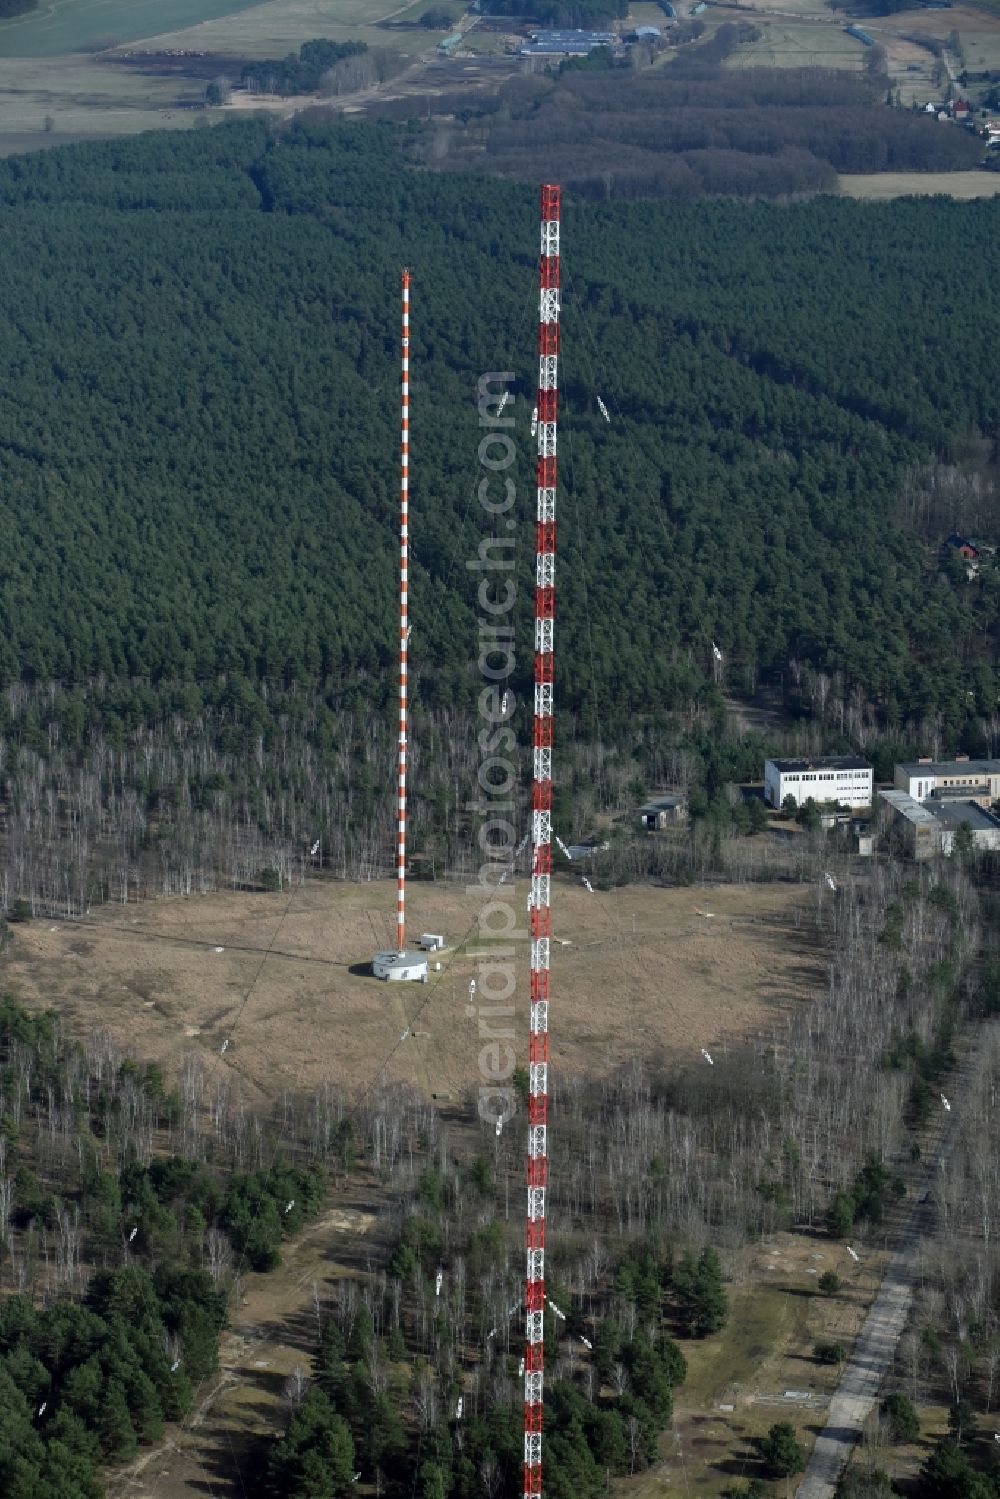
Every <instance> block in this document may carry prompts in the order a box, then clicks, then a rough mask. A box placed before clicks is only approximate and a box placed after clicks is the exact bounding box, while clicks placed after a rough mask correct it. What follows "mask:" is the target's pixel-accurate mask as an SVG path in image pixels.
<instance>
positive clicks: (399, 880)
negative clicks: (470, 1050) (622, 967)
mask: <svg viewBox="0 0 1000 1499" xmlns="http://www.w3.org/2000/svg"><path fill="white" fill-rule="evenodd" d="M402 297H403V309H402V333H401V340H400V365H401V369H400V399H401V405H400V437H399V449H400V452H399V467H400V478H399V736H398V754H399V760H398V773H397V779H396V818H397V821H396V946H395V948H394V949H393V951H392V952H377V953H376V954H375V956H374V958H372V972H373V973H374V975H375V977H376V978H377V979H389V980H403V981H411V980H414V979H417V980H420V981H421V982H423V983H426V982H427V956H426V954H425V953H423V952H416V951H414V952H407V951H406V757H407V749H408V746H409V686H408V671H407V664H408V658H409V649H410V617H409V608H408V600H409V581H410V516H409V509H410V273H409V271H408V270H404V271H403V274H402ZM408 1034H409V1031H408V1030H406V1031H404V1032H403V1036H404V1038H405V1037H406V1036H407V1035H408Z"/></svg>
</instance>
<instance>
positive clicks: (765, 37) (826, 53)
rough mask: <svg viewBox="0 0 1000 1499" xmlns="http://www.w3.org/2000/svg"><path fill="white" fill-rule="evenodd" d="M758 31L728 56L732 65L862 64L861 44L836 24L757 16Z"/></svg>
mask: <svg viewBox="0 0 1000 1499" xmlns="http://www.w3.org/2000/svg"><path fill="white" fill-rule="evenodd" d="M755 25H756V26H757V28H758V30H759V31H760V32H761V36H760V39H759V40H758V41H756V42H750V43H749V44H746V45H742V46H740V47H739V48H738V50H737V51H736V52H735V53H734V54H733V56H732V57H731V58H730V60H729V62H728V64H727V66H729V67H733V68H759V67H772V68H844V69H847V70H848V71H850V72H858V71H860V69H861V67H862V66H863V63H864V56H863V54H864V51H865V49H864V47H863V46H862V45H861V43H860V42H857V41H855V40H854V38H853V37H849V36H848V35H847V34H846V32H845V31H844V30H843V29H842V28H841V27H839V26H830V25H828V24H820V23H818V22H810V21H807V20H803V21H801V22H799V21H789V20H786V19H785V18H784V17H783V16H782V17H777V16H775V17H773V18H772V19H770V20H769V19H767V18H766V17H764V16H763V15H761V16H759V17H758V18H757V19H756V21H755Z"/></svg>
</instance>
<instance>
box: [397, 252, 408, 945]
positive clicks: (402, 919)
mask: <svg viewBox="0 0 1000 1499" xmlns="http://www.w3.org/2000/svg"><path fill="white" fill-rule="evenodd" d="M400 363H401V369H400V392H401V406H400V435H399V467H400V475H399V783H398V787H397V809H398V816H399V823H398V836H397V840H396V844H397V846H396V949H397V951H398V952H400V953H402V952H403V951H404V949H405V947H406V733H407V717H408V713H407V691H406V656H407V648H408V646H409V635H410V625H409V608H408V599H407V593H408V586H409V550H410V533H409V504H410V495H409V488H410V474H409V467H410V273H409V271H408V270H404V271H403V326H402V335H401V339H400Z"/></svg>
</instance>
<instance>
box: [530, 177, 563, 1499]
mask: <svg viewBox="0 0 1000 1499" xmlns="http://www.w3.org/2000/svg"><path fill="white" fill-rule="evenodd" d="M541 222H542V237H541V258H540V261H539V296H538V510H537V516H536V528H535V538H536V539H535V718H534V734H533V736H532V745H533V761H534V763H533V779H532V785H531V1034H530V1038H529V1051H528V1078H529V1089H528V1095H529V1096H528V1222H527V1276H526V1284H525V1306H526V1308H527V1347H526V1350H525V1358H524V1499H539V1496H540V1495H541V1492H542V1415H543V1388H542V1381H543V1375H544V1364H545V1347H544V1341H543V1325H544V1319H545V1191H546V1185H547V1179H548V1153H547V1146H546V1129H547V1126H548V1110H549V1096H548V1063H549V945H550V939H551V935H552V912H551V909H550V906H549V885H550V881H551V875H552V727H553V719H552V687H553V680H554V666H555V656H554V653H553V626H554V622H555V602H556V594H555V560H556V557H555V553H556V408H557V400H558V380H557V374H558V365H559V189H558V187H553V186H551V185H548V184H546V185H545V186H543V187H542V195H541Z"/></svg>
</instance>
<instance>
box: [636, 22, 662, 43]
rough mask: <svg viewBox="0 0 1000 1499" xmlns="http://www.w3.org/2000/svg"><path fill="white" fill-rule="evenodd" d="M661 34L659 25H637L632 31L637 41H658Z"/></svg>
mask: <svg viewBox="0 0 1000 1499" xmlns="http://www.w3.org/2000/svg"><path fill="white" fill-rule="evenodd" d="M662 34H663V33H662V32H661V31H660V28H659V26H637V27H636V28H635V30H634V31H633V33H632V35H633V36H634V37H635V39H636V41H637V42H658V41H659V40H660V37H661V36H662Z"/></svg>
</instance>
